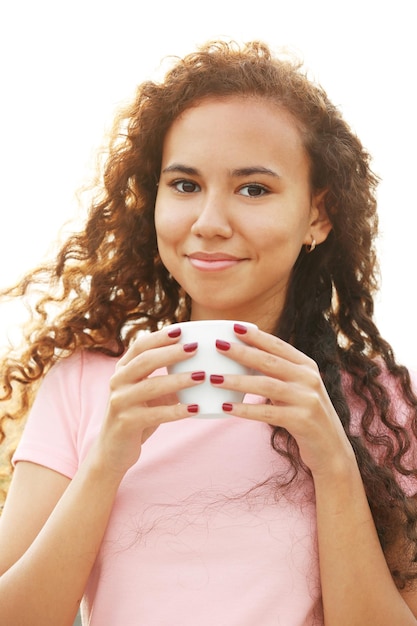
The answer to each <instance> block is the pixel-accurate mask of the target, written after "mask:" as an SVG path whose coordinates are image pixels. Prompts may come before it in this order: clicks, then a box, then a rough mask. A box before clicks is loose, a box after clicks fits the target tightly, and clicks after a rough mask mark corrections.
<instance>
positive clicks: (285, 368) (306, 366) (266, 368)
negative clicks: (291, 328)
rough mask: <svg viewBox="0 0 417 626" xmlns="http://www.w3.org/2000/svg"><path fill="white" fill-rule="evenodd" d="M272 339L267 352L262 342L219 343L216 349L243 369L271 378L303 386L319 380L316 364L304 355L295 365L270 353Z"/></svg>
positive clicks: (280, 356)
mask: <svg viewBox="0 0 417 626" xmlns="http://www.w3.org/2000/svg"><path fill="white" fill-rule="evenodd" d="M255 332H256V331H255ZM266 335H267V334H266ZM267 337H268V335H267ZM269 337H271V336H270V335H269ZM274 339H277V338H276V337H275V338H273V337H271V340H270V342H269V344H270V345H268V349H267V350H265V349H264V347H265V346H264V341H262V342H257V344H256V345H255V343H254V342H251V343H250V344H242V343H238V342H236V343H227V342H224V341H220V342H217V343H216V347H217V350H218V351H219V352H221V353H222V354H224V355H226V356H228V357H229V358H231V359H233V360H234V361H237V362H238V363H241V364H242V365H244V366H245V367H247V368H249V369H252V370H253V371H255V372H260V373H262V374H265V375H267V376H272V377H273V378H279V379H282V380H286V381H295V380H298V381H301V380H302V381H304V382H305V384H309V381H310V380H311V382H312V383H313V382H314V380H315V379H316V378H320V375H319V371H318V368H317V365H316V363H315V362H314V361H313V360H312V359H310V358H309V357H307V356H306V355H304V354H301V353H300V354H301V357H300V358H299V362H298V363H295V362H294V361H291V360H288V359H286V358H285V357H284V356H282V355H281V354H277V353H276V352H277V351H276V350H275V352H272V351H271V350H272V349H273V348H274V346H273V344H274V343H275V341H274ZM278 341H280V340H278ZM220 373H221V372H219V374H220Z"/></svg>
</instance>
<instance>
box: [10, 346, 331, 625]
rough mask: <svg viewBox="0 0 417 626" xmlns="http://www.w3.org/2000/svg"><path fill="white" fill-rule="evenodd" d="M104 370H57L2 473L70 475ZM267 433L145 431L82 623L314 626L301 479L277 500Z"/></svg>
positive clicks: (63, 365)
mask: <svg viewBox="0 0 417 626" xmlns="http://www.w3.org/2000/svg"><path fill="white" fill-rule="evenodd" d="M115 365H116V359H111V358H108V357H105V356H102V355H98V354H90V353H84V354H77V355H74V356H72V357H71V358H70V359H68V360H64V361H62V362H60V363H59V364H58V365H56V366H55V367H54V368H53V369H52V370H51V371H50V372H49V374H48V375H47V376H46V378H45V380H44V382H43V384H42V386H41V389H40V391H39V393H38V396H37V398H36V401H35V404H34V406H33V409H32V411H31V414H30V417H29V420H28V423H27V426H26V428H25V431H24V434H23V437H22V440H21V443H20V445H19V448H18V450H17V452H16V454H15V457H14V461H15V462H18V461H19V460H28V461H32V462H34V463H38V464H41V465H44V466H47V467H49V468H51V469H53V470H55V471H57V472H60V473H62V474H64V475H66V476H68V477H70V478H71V477H73V476H74V474H75V473H76V471H77V468H78V466H79V464H80V463H81V462H82V460H83V459H84V458H85V455H86V454H87V452H88V450H89V448H90V445H91V443H92V441H93V440H94V438H95V437H96V436H97V433H98V432H99V430H100V428H101V424H102V421H103V416H104V415H105V411H106V405H107V399H108V384H109V379H110V376H111V375H112V374H113V372H114V368H115ZM158 373H159V374H161V373H163V372H161V371H160V372H158ZM245 401H246V402H260V401H262V398H259V397H257V396H246V398H245ZM270 434H271V431H270V428H269V427H268V426H267V425H265V424H262V423H258V422H253V421H249V420H244V419H239V418H234V417H225V418H224V419H214V420H206V419H198V418H190V419H186V420H183V421H178V422H173V423H170V424H164V425H162V426H160V427H159V428H158V429H157V431H156V432H155V433H154V434H153V435H152V437H151V438H150V439H149V440H148V441H147V442H146V443H145V444H144V446H143V449H142V454H141V457H140V459H139V461H138V463H137V464H136V465H135V466H133V467H132V468H131V469H130V470H129V471H128V472H127V474H126V476H125V478H124V480H123V481H122V483H121V486H120V489H119V491H118V494H117V497H116V500H115V503H114V507H113V511H112V514H111V518H110V521H109V525H108V529H107V532H106V535H105V537H104V541H103V543H102V546H101V549H100V552H99V555H98V557H97V560H96V563H95V565H94V567H93V570H92V572H91V575H90V578H89V581H88V585H87V588H86V591H85V596H84V599H83V603H82V616H83V623H84V624H89V626H139V625H141V626H142V625H143V626H172V625H173V624H175V625H178V626H195V625H196V624H198V626H254V625H255V624H256V625H257V624H259V625H261V626H313V625H314V626H316V625H322V624H323V617H322V608H321V595H320V582H319V573H318V558H317V546H316V526H315V524H316V521H315V505H314V490H313V485H312V481H311V479H309V478H308V477H306V476H305V475H302V476H299V477H298V478H297V479H296V485H295V486H294V485H293V488H292V489H291V491H290V492H289V493H285V492H284V493H283V492H282V491H280V492H278V493H279V495H278V496H277V490H276V489H274V484H273V480H272V481H268V479H270V478H271V477H273V476H274V475H277V474H279V475H282V474H283V473H284V472H285V471H286V470H287V466H286V463H285V461H284V460H283V459H281V457H280V456H279V455H278V454H277V453H276V452H274V451H273V450H272V448H271V446H270ZM80 523H82V519H80Z"/></svg>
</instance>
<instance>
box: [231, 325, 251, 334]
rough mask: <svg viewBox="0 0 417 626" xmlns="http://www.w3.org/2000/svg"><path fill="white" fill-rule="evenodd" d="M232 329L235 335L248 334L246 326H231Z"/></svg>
mask: <svg viewBox="0 0 417 626" xmlns="http://www.w3.org/2000/svg"><path fill="white" fill-rule="evenodd" d="M233 329H234V331H235V333H236V334H237V335H246V333H247V332H248V329H247V328H246V326H243V324H235V325H234V326H233Z"/></svg>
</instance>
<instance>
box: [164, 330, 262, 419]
mask: <svg viewBox="0 0 417 626" xmlns="http://www.w3.org/2000/svg"><path fill="white" fill-rule="evenodd" d="M235 324H241V325H242V326H247V327H253V328H256V325H255V324H252V323H249V322H241V321H237V320H199V321H195V322H179V323H178V324H173V325H172V326H170V328H171V329H173V328H177V327H180V328H181V337H180V342H181V343H183V344H186V343H194V342H197V343H198V348H197V350H196V352H195V354H194V355H193V356H192V357H190V358H189V359H186V360H185V361H181V362H179V363H174V364H173V365H171V366H169V367H168V372H169V373H172V374H174V373H179V372H198V371H204V372H205V373H206V378H205V381H204V382H203V383H201V384H200V385H197V386H195V387H187V388H186V389H181V390H180V391H178V394H177V395H178V398H179V400H180V402H183V403H184V404H198V406H199V412H198V413H197V414H196V415H195V417H200V418H218V417H227V414H226V413H225V412H224V411H223V409H222V405H223V403H224V402H242V400H243V397H244V393H240V392H238V391H231V390H230V389H223V388H221V387H217V386H216V385H213V384H212V383H211V382H210V375H211V374H220V375H221V374H251V373H252V370H250V369H249V368H247V367H245V366H243V365H241V364H240V363H237V362H236V361H233V360H232V359H230V358H228V357H227V356H226V355H225V354H222V353H221V352H219V351H218V350H217V348H216V339H221V340H223V341H228V342H229V343H232V342H239V341H240V339H239V335H237V334H236V333H235V332H234V329H233V328H234V325H235Z"/></svg>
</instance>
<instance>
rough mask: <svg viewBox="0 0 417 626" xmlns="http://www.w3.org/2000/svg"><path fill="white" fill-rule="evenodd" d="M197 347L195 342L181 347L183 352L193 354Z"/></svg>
mask: <svg viewBox="0 0 417 626" xmlns="http://www.w3.org/2000/svg"><path fill="white" fill-rule="evenodd" d="M197 346H198V343H197V342H194V343H185V344H184V346H183V348H184V352H194V351H195V350H197Z"/></svg>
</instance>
